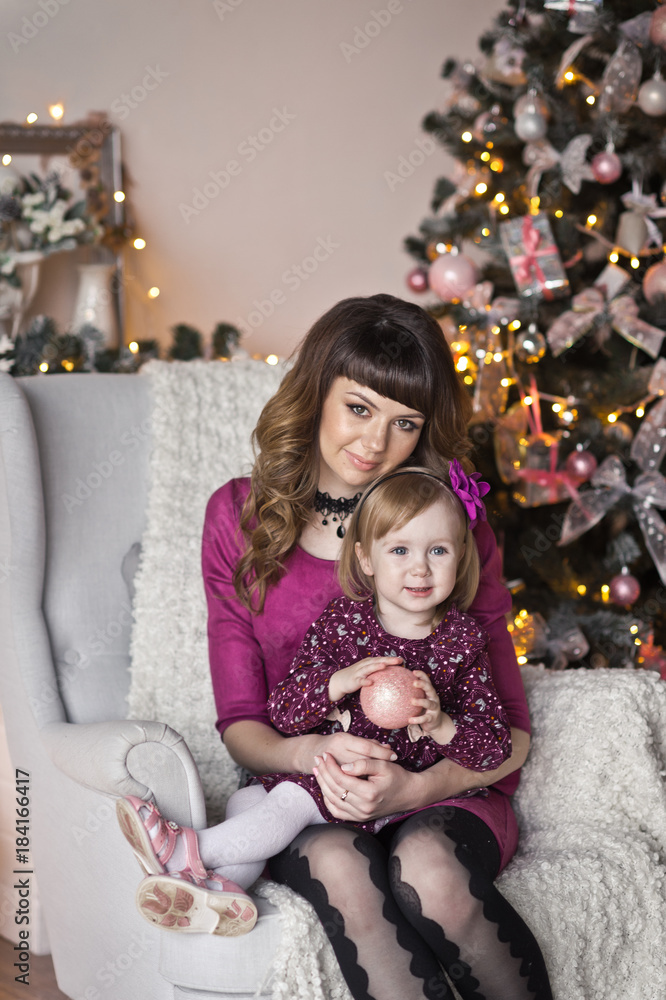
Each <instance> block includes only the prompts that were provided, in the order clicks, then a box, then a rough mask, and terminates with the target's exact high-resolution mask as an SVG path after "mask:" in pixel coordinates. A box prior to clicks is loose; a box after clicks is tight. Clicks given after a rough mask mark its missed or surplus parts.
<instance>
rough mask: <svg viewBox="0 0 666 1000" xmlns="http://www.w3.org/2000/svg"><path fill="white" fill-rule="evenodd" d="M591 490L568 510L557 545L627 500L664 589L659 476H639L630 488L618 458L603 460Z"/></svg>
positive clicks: (665, 543)
mask: <svg viewBox="0 0 666 1000" xmlns="http://www.w3.org/2000/svg"><path fill="white" fill-rule="evenodd" d="M590 483H591V485H592V487H593V488H592V489H591V490H586V491H585V492H584V493H579V494H578V497H577V499H576V500H574V502H573V503H572V504H571V505H570V506H569V508H568V510H567V513H566V516H565V518H564V523H563V525H562V534H561V536H560V540H559V542H558V545H568V544H569V542H573V541H574V540H575V539H576V538H579V537H580V536H581V535H583V534H584V533H585V532H586V531H589V530H590V528H593V527H594V526H595V524H598V523H599V521H601V520H602V519H603V518H604V517H605V516H606V514H607V513H608V511H609V510H611V508H612V507H614V506H615V505H616V504H617V503H618V502H619V501H620V500H621V499H622V498H623V497H630V498H631V504H632V507H633V510H634V514H635V515H636V520H637V521H638V524H639V526H640V529H641V531H642V532H643V538H644V539H645V545H646V548H647V550H648V552H649V553H650V555H651V556H652V559H653V561H654V564H655V566H656V567H657V572H658V573H659V576H660V577H661V580H662V582H663V583H664V584H665V585H666V524H665V523H664V520H663V518H662V517H661V515H660V514H658V513H657V511H656V510H655V508H657V507H659V508H662V509H663V508H664V507H666V479H665V478H664V476H662V474H661V473H660V472H641V473H640V474H639V475H638V476H637V477H636V480H635V482H634V485H633V486H630V485H629V484H628V482H627V478H626V472H625V468H624V465H623V464H622V462H621V461H620V459H619V458H617V456H615V455H611V456H609V457H608V458H606V459H605V460H604V461H603V462H602V463H601V465H600V466H599V468H598V469H597V470H596V472H595V473H594V475H593V476H592V478H591V480H590Z"/></svg>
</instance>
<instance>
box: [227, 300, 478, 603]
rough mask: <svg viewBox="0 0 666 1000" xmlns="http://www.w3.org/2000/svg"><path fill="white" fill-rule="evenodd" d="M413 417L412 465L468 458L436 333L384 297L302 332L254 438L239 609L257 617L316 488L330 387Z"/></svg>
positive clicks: (415, 309)
mask: <svg viewBox="0 0 666 1000" xmlns="http://www.w3.org/2000/svg"><path fill="white" fill-rule="evenodd" d="M339 377H345V378H349V379H352V380H354V381H355V382H358V383H359V384H360V385H364V386H367V387H368V388H370V389H372V390H373V391H374V392H377V393H378V394H379V395H380V396H384V397H386V398H387V399H392V400H396V401H397V402H399V403H402V404H403V405H405V406H407V407H409V408H410V409H415V410H419V411H420V412H421V413H423V414H424V416H425V418H426V420H425V424H424V426H423V429H422V431H421V434H420V437H419V440H418V443H417V445H416V447H415V449H414V452H413V455H412V460H413V461H415V462H417V463H419V464H422V465H431V466H432V465H436V463H437V462H438V461H440V460H441V459H442V458H445V459H450V458H458V459H459V460H461V462H462V463H463V464H464V465H467V466H469V463H468V462H466V456H467V454H468V453H469V450H470V442H469V439H468V437H467V424H468V422H469V419H470V416H471V402H470V399H469V396H468V395H467V392H466V390H465V388H464V386H463V385H462V382H461V381H460V377H459V375H458V372H457V371H456V369H455V365H454V362H453V356H452V354H451V351H450V349H449V345H448V344H447V342H446V339H445V337H444V335H443V333H442V331H441V329H440V327H439V325H438V323H437V322H436V321H435V320H434V319H433V318H432V316H429V315H428V313H426V312H425V311H424V310H423V309H421V307H420V306H417V305H414V304H412V303H411V302H404V301H403V300H402V299H398V298H395V297H394V296H392V295H371V296H369V297H367V298H351V299H344V300H343V301H342V302H339V303H338V304H337V305H335V306H334V307H333V308H332V309H330V310H329V311H328V312H327V313H325V315H324V316H322V317H321V319H319V320H317V322H316V323H315V324H314V326H313V327H312V328H311V330H310V331H309V333H308V334H307V336H306V337H305V339H304V340H303V342H302V343H301V345H300V347H299V348H298V353H297V357H296V360H295V362H294V365H293V367H292V368H291V370H290V371H289V372H288V373H287V374H286V375H285V377H284V379H283V380H282V383H281V385H280V388H279V389H278V391H277V393H276V394H275V395H274V396H273V397H272V399H270V400H269V401H268V403H267V404H266V406H265V407H264V409H263V411H262V413H261V416H260V417H259V421H258V423H257V426H256V428H255V430H254V433H253V445H254V448H255V454H256V460H255V464H254V469H253V470H252V484H251V489H250V493H249V496H248V498H247V500H246V502H245V505H244V507H243V511H242V514H241V519H240V526H241V529H242V532H243V537H244V540H245V546H246V547H245V552H244V553H243V556H242V557H241V559H240V561H239V563H238V565H237V567H236V570H235V573H234V586H235V589H236V594H237V595H238V599H239V600H240V602H241V603H242V604H243V605H244V606H245V607H247V608H249V609H250V610H252V611H254V612H260V611H262V610H263V607H264V601H265V599H266V591H267V589H268V587H269V586H273V585H274V584H276V583H277V582H278V580H279V579H280V577H281V575H282V573H283V571H284V559H285V558H286V557H287V556H288V555H289V554H290V552H292V551H293V549H294V547H295V545H296V543H297V541H298V538H299V536H300V534H301V531H302V529H303V527H304V526H305V524H306V523H307V521H308V520H309V518H310V517H311V515H312V506H313V502H314V497H315V493H316V490H317V484H318V478H319V422H320V418H321V412H322V407H323V404H324V400H325V399H326V397H327V396H328V393H329V391H330V389H331V386H332V385H333V382H334V381H335V380H336V379H337V378H339Z"/></svg>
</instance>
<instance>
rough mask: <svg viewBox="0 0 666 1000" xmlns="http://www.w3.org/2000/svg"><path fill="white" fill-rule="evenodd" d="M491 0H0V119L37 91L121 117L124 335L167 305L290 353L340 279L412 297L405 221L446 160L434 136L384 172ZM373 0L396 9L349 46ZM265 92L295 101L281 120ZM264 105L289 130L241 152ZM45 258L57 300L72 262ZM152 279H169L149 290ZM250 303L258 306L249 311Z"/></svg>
mask: <svg viewBox="0 0 666 1000" xmlns="http://www.w3.org/2000/svg"><path fill="white" fill-rule="evenodd" d="M503 6H504V4H502V3H500V2H498V0H466V2H465V3H461V2H460V0H457V2H456V0H390V7H389V0H375V2H374V3H373V0H367V2H366V0H363V2H359V0H226V2H225V0H192V2H189V3H188V2H186V0H114V2H111V0H67V2H66V3H65V2H64V0H2V4H1V5H0V45H1V46H2V48H1V50H0V51H1V53H2V54H1V55H0V119H4V120H16V121H18V120H23V119H24V117H25V115H26V114H27V113H28V112H30V111H36V112H37V113H38V114H39V115H40V119H41V120H42V121H44V120H47V118H48V116H47V106H48V104H50V103H52V102H53V101H55V100H62V101H63V102H64V104H65V107H66V121H68V122H73V121H75V120H77V119H80V118H81V117H83V116H84V115H85V113H86V112H88V111H90V110H105V111H107V112H111V117H112V118H113V120H114V121H115V122H116V123H117V124H118V125H119V126H120V128H121V129H122V134H123V142H124V158H125V161H126V164H127V167H128V169H129V172H130V175H131V178H132V182H133V183H132V184H131V187H130V188H129V195H130V198H131V202H132V205H133V208H134V214H135V216H136V220H137V223H138V230H139V233H140V235H142V236H143V237H144V238H145V239H146V240H147V242H148V246H147V248H146V249H145V250H143V251H136V250H133V249H132V250H130V251H129V252H128V254H127V263H128V275H129V276H130V277H129V280H128V282H127V291H128V297H129V334H130V335H131V337H148V336H156V337H158V338H159V339H161V340H162V341H163V342H165V343H168V342H170V339H171V338H170V333H169V328H170V326H171V325H172V324H174V323H176V322H181V321H182V322H188V323H191V324H193V325H194V326H196V327H198V328H199V329H201V331H202V332H203V333H205V334H207V335H209V334H210V332H211V331H212V328H213V326H214V325H215V323H216V322H217V321H219V320H226V321H230V322H233V323H237V324H243V326H244V327H245V328H246V329H247V330H248V331H251V332H250V335H249V336H248V338H247V340H246V342H245V346H246V347H247V349H248V350H250V351H251V352H255V351H260V352H262V353H268V352H270V351H274V352H276V353H279V354H286V353H289V351H290V350H291V349H292V348H293V347H294V346H295V344H296V343H297V342H298V340H299V339H300V337H301V336H302V335H303V333H304V332H305V331H306V329H307V327H308V326H309V325H310V323H311V322H312V321H313V320H314V319H315V318H316V317H317V316H318V315H320V314H321V313H322V312H323V311H325V310H326V309H327V308H328V307H329V306H331V305H332V304H333V303H334V302H336V301H337V300H338V299H340V298H343V297H345V296H348V295H354V294H363V295H365V294H372V293H374V292H378V291H388V292H392V293H393V294H397V295H403V296H405V297H407V298H416V297H415V296H413V295H412V294H411V293H410V292H409V291H408V290H407V289H406V286H405V282H404V278H405V274H406V273H407V271H408V269H409V268H410V266H411V259H410V258H409V257H408V256H407V255H406V254H405V253H404V251H403V250H402V241H403V239H404V237H405V236H406V235H408V234H409V233H413V232H416V231H417V227H418V224H419V222H420V220H421V218H422V217H423V216H424V215H425V214H427V211H428V202H429V199H430V195H431V192H432V187H433V183H434V180H435V178H436V177H437V176H438V175H439V174H441V173H446V172H447V169H448V166H447V165H448V164H450V161H448V160H447V159H446V157H445V156H444V154H443V153H442V152H441V151H440V150H439V148H438V149H437V151H436V152H435V153H433V154H432V155H430V156H429V157H427V159H426V160H425V163H424V164H423V165H422V166H420V167H418V169H416V170H415V171H414V173H413V175H412V176H411V177H409V178H408V179H406V180H405V182H404V183H402V184H400V185H399V186H398V187H396V188H395V190H393V191H391V190H390V188H389V185H388V183H387V181H386V179H385V173H386V172H387V171H393V172H396V171H397V168H398V164H399V160H400V157H402V156H405V157H407V156H408V155H409V154H410V153H411V152H412V151H413V150H415V149H416V143H417V140H419V139H422V138H423V137H424V135H425V133H422V132H421V128H420V123H421V120H422V118H423V116H424V115H425V114H426V113H427V112H428V111H429V110H431V109H433V108H436V107H437V106H438V105H440V104H441V102H442V101H443V99H444V96H445V94H446V91H447V85H446V83H445V82H444V81H443V80H442V79H441V78H440V76H439V74H440V69H441V66H442V64H443V62H444V60H445V59H446V57H447V56H449V55H456V56H459V57H472V58H475V59H477V58H479V52H478V49H477V45H476V41H477V38H478V36H479V35H480V34H481V32H482V31H483V30H484V29H485V28H487V27H488V26H489V24H490V22H491V20H492V18H493V16H494V14H495V13H496V12H497V11H498V10H500V9H501V8H502V7H503ZM391 10H392V11H393V13H390V11H391ZM373 11H374V12H375V14H381V16H380V20H382V21H384V22H386V21H388V23H386V24H385V25H384V26H382V27H381V29H380V30H379V31H378V33H377V34H376V37H373V38H371V39H370V40H369V43H368V44H367V45H366V46H365V47H364V48H359V50H358V51H357V52H354V51H353V50H352V49H351V48H347V49H346V50H345V51H343V47H344V46H345V45H347V46H350V47H351V46H352V45H354V42H355V39H356V41H357V42H359V41H360V42H362V41H363V39H362V38H361V37H360V36H359V35H358V33H357V29H358V28H359V27H360V28H363V26H364V25H365V24H366V23H368V22H370V21H373V20H375V24H376V23H377V22H376V19H375V17H374V15H373ZM381 12H383V13H381ZM389 14H390V21H389ZM45 18H46V22H47V23H44V24H43V26H42V22H44V21H45ZM35 25H37V26H38V27H37V28H35ZM376 30H377V29H376V27H371V29H370V32H375V31H376ZM28 35H33V36H34V37H31V38H27V36H28ZM17 39H18V40H17ZM150 70H152V71H153V76H152V78H151V79H150V80H149V81H148V82H149V84H150V86H153V87H154V89H152V90H148V91H145V94H146V96H145V99H143V100H142V101H141V102H140V103H137V104H136V106H135V107H134V108H130V107H129V105H128V103H127V102H126V100H125V98H124V97H123V94H125V95H130V94H131V92H132V90H133V88H137V87H139V88H140V87H142V86H143V80H144V77H146V75H147V73H148V72H149V71H150ZM160 77H161V79H158V78H160ZM135 94H138V95H139V96H140V95H141V90H138V91H137V90H135ZM130 101H132V98H131V96H130ZM132 103H135V102H133V101H132ZM275 109H278V111H280V112H284V111H285V110H286V113H287V114H288V115H289V116H293V117H292V118H290V119H289V120H288V122H287V123H286V124H285V123H284V122H282V121H280V119H279V117H278V118H276V110H275ZM114 112H115V113H114ZM271 123H273V126H278V127H279V126H282V130H281V131H274V132H273V136H272V138H271V135H270V132H264V133H262V135H263V137H264V139H269V138H270V139H271V141H270V142H267V143H266V144H265V145H263V147H262V148H261V149H260V151H258V152H256V153H255V156H254V159H253V160H252V161H250V153H249V147H248V146H244V145H243V143H244V142H246V140H247V139H248V137H250V136H253V135H254V136H256V135H258V134H259V133H260V130H262V129H270V128H271ZM230 160H235V161H236V162H237V164H238V171H239V172H238V174H237V175H236V176H232V177H231V178H230V180H229V184H228V186H227V187H226V188H225V189H224V190H223V191H221V193H219V194H218V195H217V197H215V198H214V199H212V200H210V201H209V203H208V204H207V205H206V206H205V207H204V208H203V209H202V210H200V211H198V214H196V215H195V214H191V215H190V217H189V219H188V220H187V221H186V220H185V219H184V218H183V214H182V210H181V209H180V208H179V206H181V205H192V203H193V198H194V190H195V189H196V188H200V189H201V188H203V186H204V185H205V184H206V183H207V182H208V181H210V176H209V175H210V172H211V171H212V172H218V171H220V170H224V168H225V166H226V164H228V162H229V161H230ZM198 204H199V205H200V204H201V202H199V203H198ZM322 245H327V246H328V255H327V251H326V250H324V249H320V250H319V251H318V256H319V257H321V258H324V257H325V259H322V260H320V261H318V263H317V268H316V270H314V271H313V273H311V274H310V275H308V276H307V279H306V280H304V281H300V280H299V279H298V276H297V275H295V274H294V272H293V270H292V269H293V267H294V266H299V265H300V263H301V262H302V261H303V260H304V259H305V258H306V257H311V256H312V254H313V251H314V250H315V248H316V247H317V246H320V247H322ZM333 245H334V246H333ZM57 266H58V268H59V270H58V271H57V277H51V279H50V280H49V278H48V276H47V281H46V282H45V284H44V286H43V287H42V289H41V291H40V298H39V300H38V303H37V306H38V308H39V309H40V311H45V312H47V313H50V314H51V315H58V314H60V315H58V318H64V319H66V318H67V315H68V314H67V310H68V309H69V303H70V301H71V295H72V294H73V292H72V291H71V288H73V279H71V278H70V277H69V273H70V271H71V268H70V267H69V262H67V261H65V262H63V258H62V257H61V258H60V261H59V262H58V265H57ZM306 266H311V264H309V265H306ZM288 271H290V272H291V275H290V276H289V277H287V275H286V272H288ZM55 273H56V272H54V274H55ZM151 285H157V286H159V288H160V289H161V295H160V297H159V298H158V299H157V300H155V301H150V300H148V298H147V296H146V291H147V289H148V288H149V287H150V286H151ZM297 285H298V287H296V286H297ZM70 286H71V288H70ZM63 288H64V292H63ZM271 292H274V294H275V298H276V299H278V301H279V304H278V305H276V306H274V312H273V314H272V315H271V316H270V317H268V318H266V319H263V317H261V316H260V314H258V313H257V312H256V308H257V307H256V305H255V303H256V302H262V301H263V302H265V301H266V300H267V299H269V298H270V295H271ZM58 293H60V299H58ZM63 296H64V304H63ZM264 308H265V310H266V311H267V308H266V307H264ZM253 310H254V312H255V315H254V316H253V317H252V319H253V320H256V319H258V318H261V320H262V321H261V323H258V324H256V325H255V327H254V329H252V328H251V326H250V324H249V322H248V318H249V317H250V316H251V314H252V312H253Z"/></svg>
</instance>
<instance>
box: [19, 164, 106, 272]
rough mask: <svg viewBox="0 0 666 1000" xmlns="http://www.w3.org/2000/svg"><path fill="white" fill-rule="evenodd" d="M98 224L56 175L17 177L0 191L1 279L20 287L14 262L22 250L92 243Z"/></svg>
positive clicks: (49, 249)
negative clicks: (10, 185) (11, 183)
mask: <svg viewBox="0 0 666 1000" xmlns="http://www.w3.org/2000/svg"><path fill="white" fill-rule="evenodd" d="M98 236H99V233H98V227H97V226H96V224H95V223H94V222H93V221H92V220H91V219H90V218H89V217H88V215H87V214H86V206H85V202H84V201H79V202H74V201H73V200H72V196H71V194H70V192H69V191H67V190H66V189H65V188H64V187H62V185H61V184H60V178H59V177H58V175H57V174H55V173H52V174H49V175H48V176H47V177H45V178H40V177H38V176H37V175H36V174H30V175H29V176H25V177H17V178H16V180H15V182H14V184H13V188H12V189H11V190H9V189H8V188H7V187H6V186H5V187H3V191H2V193H0V282H2V281H5V282H7V283H9V284H10V285H14V286H19V285H20V279H19V277H18V274H17V272H16V267H15V264H16V262H17V257H18V260H20V256H18V255H20V254H21V253H25V251H39V252H40V253H43V254H50V253H55V252H57V251H60V250H73V249H74V248H75V247H76V246H77V245H78V244H79V243H88V242H95V241H96V240H97V238H98Z"/></svg>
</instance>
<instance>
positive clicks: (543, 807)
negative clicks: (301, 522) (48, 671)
mask: <svg viewBox="0 0 666 1000" xmlns="http://www.w3.org/2000/svg"><path fill="white" fill-rule="evenodd" d="M282 374H283V371H282V370H280V369H279V368H271V367H269V366H268V365H265V364H264V363H263V362H256V361H243V362H234V363H226V364H223V363H204V362H197V361H194V362H189V363H187V364H183V363H173V364H166V363H164V362H153V363H151V364H150V365H147V366H146V367H145V368H144V369H143V377H146V378H150V379H151V383H152V391H153V396H154V413H153V420H152V434H153V444H154V451H153V457H152V464H151V487H150V498H149V509H148V523H147V529H146V533H145V536H144V538H143V542H142V548H143V551H142V558H141V564H140V568H139V571H138V573H137V579H136V604H135V617H136V624H135V628H134V633H133V641H132V658H133V668H132V685H131V693H130V705H131V714H132V716H133V717H134V718H143V719H149V718H153V719H158V720H160V721H162V722H166V723H168V724H169V725H170V726H172V727H173V728H174V729H175V730H177V731H178V732H180V733H181V734H182V735H183V736H184V737H185V739H186V740H187V743H188V745H189V747H190V749H191V751H192V754H193V756H194V758H195V760H196V762H197V764H198V767H199V770H200V773H201V777H202V782H203V785H204V789H205V793H206V799H207V805H208V810H209V822H213V821H215V819H217V818H219V817H220V816H221V815H222V812H223V809H224V803H225V801H226V798H227V797H228V795H229V794H230V792H231V791H232V790H233V789H234V788H235V787H236V785H237V781H238V773H237V769H236V767H235V766H234V765H233V763H232V762H231V760H230V758H229V757H228V755H227V753H226V751H225V749H224V747H223V745H222V743H221V741H220V740H219V737H218V735H217V733H216V731H215V728H214V723H215V717H216V715H215V707H214V704H213V695H212V689H211V684H210V678H209V673H208V657H207V647H206V606H205V599H204V593H203V586H202V581H201V570H200V539H201V530H202V525H203V517H204V511H205V506H206V502H207V500H208V497H209V496H210V494H211V493H212V492H213V491H214V490H215V489H216V488H217V487H218V486H220V485H221V484H222V483H223V482H225V481H226V480H227V479H229V478H231V477H232V476H237V475H242V474H244V473H247V472H248V471H249V468H250V464H251V459H252V455H251V449H250V446H249V438H250V432H251V430H252V428H253V427H254V424H255V423H256V419H257V417H258V415H259V412H260V410H261V407H262V406H263V404H264V402H265V401H266V400H267V399H268V398H269V396H271V395H272V394H273V393H274V392H275V390H276V388H277V386H278V383H279V380H280V378H281V376H282ZM523 673H524V678H525V682H526V688H527V693H528V700H529V704H530V710H531V714H532V720H533V728H534V734H533V742H532V749H531V751H530V756H529V759H528V762H527V765H526V766H525V768H524V770H523V779H522V781H521V785H520V788H519V790H518V792H517V794H516V796H515V798H514V804H515V806H516V810H517V813H518V818H519V822H520V826H521V845H520V848H519V851H518V854H517V855H516V857H515V859H514V860H513V861H512V862H511V864H510V865H509V866H508V868H507V870H506V871H505V872H504V873H503V874H502V875H501V877H500V879H499V882H498V885H499V887H500V889H501V891H502V892H503V893H504V894H505V895H506V896H507V898H508V899H509V901H510V902H511V903H512V904H513V905H514V906H515V907H516V908H517V909H518V911H519V912H520V913H521V915H522V916H524V918H525V919H526V920H527V922H528V924H529V925H530V927H531V928H532V930H533V931H534V933H535V934H536V936H537V938H538V940H539V942H540V944H541V947H542V949H543V952H544V956H545V959H546V963H547V965H548V968H549V971H550V975H551V980H552V986H553V993H554V996H555V1000H609V998H611V997H622V1000H664V998H666V960H665V955H666V950H665V949H664V942H665V941H666V890H665V882H666V880H665V878H664V876H665V872H666V869H665V867H664V864H665V861H666V795H665V792H664V774H665V773H666V685H664V684H663V682H661V681H660V680H659V679H658V677H657V676H656V675H655V674H652V673H650V672H648V671H620V670H617V671H608V670H606V671H595V672H592V671H565V672H563V673H550V672H548V671H546V670H543V669H539V668H528V669H525V670H524V672H523ZM184 677H185V678H186V683H183V678H184ZM221 776H222V778H221ZM258 891H259V892H260V893H261V894H262V895H265V896H267V897H268V898H270V899H271V901H272V902H274V903H276V905H278V906H279V907H280V909H281V913H282V919H283V927H284V931H283V943H284V946H283V948H282V949H281V951H280V958H279V959H278V961H279V967H278V968H276V969H275V976H274V980H273V983H272V988H273V991H274V995H275V996H276V997H280V998H283V1000H294V998H296V997H304V998H307V1000H350V998H349V994H348V992H347V989H346V986H345V985H344V982H343V981H342V979H341V976H340V972H339V969H338V967H337V964H336V962H335V959H334V957H333V954H332V951H331V949H330V945H329V944H328V941H327V940H326V939H325V936H324V934H323V931H322V930H321V927H320V925H319V922H318V920H317V918H316V916H315V915H314V912H313V911H312V909H311V908H310V906H309V905H308V904H307V903H305V901H304V900H302V899H300V898H299V897H297V896H295V895H294V894H293V893H291V892H290V891H289V890H288V889H286V888H284V887H282V886H277V885H274V884H273V883H263V884H262V883H260V884H259V886H258Z"/></svg>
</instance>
